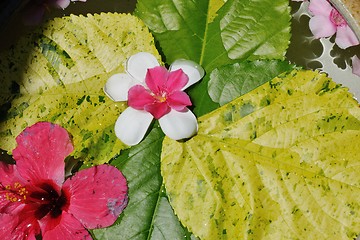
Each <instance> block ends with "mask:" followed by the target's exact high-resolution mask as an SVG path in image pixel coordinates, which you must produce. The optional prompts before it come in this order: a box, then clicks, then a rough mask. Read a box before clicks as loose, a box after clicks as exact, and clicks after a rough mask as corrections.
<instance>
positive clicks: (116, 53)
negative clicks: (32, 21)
mask: <svg viewBox="0 0 360 240" xmlns="http://www.w3.org/2000/svg"><path fill="white" fill-rule="evenodd" d="M118 26H121V28H119V27H118ZM139 51H147V52H150V53H152V54H154V55H155V56H157V57H158V59H159V58H160V57H159V55H158V53H157V50H156V48H155V45H154V40H153V38H152V36H151V34H150V33H149V31H148V29H147V28H146V27H145V25H144V24H143V23H142V22H141V21H140V20H139V19H137V18H136V17H134V16H131V15H127V14H111V13H109V14H101V15H88V16H86V17H84V16H74V15H71V16H69V17H64V18H58V19H55V20H53V21H50V22H48V23H47V24H46V25H44V26H42V27H41V28H39V29H37V30H36V31H35V32H34V33H32V34H30V35H28V36H26V37H24V38H22V39H21V40H20V42H19V43H17V44H16V45H15V46H14V47H12V48H11V49H10V50H9V51H7V52H4V53H2V54H1V55H0V62H1V63H2V65H1V67H0V73H1V76H2V78H3V82H2V83H3V84H4V85H3V87H2V89H1V90H0V91H1V92H0V104H2V106H3V107H2V110H3V112H2V113H1V115H2V119H1V122H0V136H1V138H2V141H1V143H0V148H2V149H4V150H7V151H9V152H11V151H12V149H14V148H15V145H16V143H15V137H16V136H17V135H18V134H19V133H20V132H21V131H22V130H23V129H24V128H25V127H26V126H29V125H32V124H34V123H35V122H38V121H50V122H54V123H57V124H60V125H62V126H63V127H64V128H66V129H67V130H68V131H69V132H70V134H71V135H72V136H73V142H74V146H75V151H74V152H73V153H72V155H73V156H74V157H75V158H82V160H84V161H85V164H87V165H91V164H100V163H104V162H107V161H109V160H110V159H111V158H112V157H114V156H115V155H116V154H117V153H119V152H120V150H121V149H124V148H127V146H126V145H124V144H123V143H121V141H120V140H118V139H117V138H116V136H115V134H114V132H113V128H114V123H115V121H116V119H117V117H118V116H119V114H120V113H121V112H122V111H123V110H124V109H125V108H126V107H127V106H126V105H125V103H114V102H113V101H112V100H110V99H109V98H108V97H107V96H105V94H104V92H103V90H102V88H103V86H104V85H105V82H106V81H107V79H108V78H109V77H110V76H111V75H112V74H114V73H118V72H123V71H124V67H123V63H124V62H125V61H126V59H127V58H128V57H129V56H131V55H133V54H134V53H136V52H139Z"/></svg>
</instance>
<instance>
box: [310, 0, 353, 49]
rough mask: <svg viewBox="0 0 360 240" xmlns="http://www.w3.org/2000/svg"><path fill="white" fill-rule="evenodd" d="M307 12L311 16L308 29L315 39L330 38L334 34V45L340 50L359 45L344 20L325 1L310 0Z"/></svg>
mask: <svg viewBox="0 0 360 240" xmlns="http://www.w3.org/2000/svg"><path fill="white" fill-rule="evenodd" d="M309 11H310V13H311V14H312V15H313V17H311V19H310V23H309V27H310V30H311V32H312V33H313V34H314V36H315V37H316V38H322V37H330V36H332V35H333V34H335V33H336V37H335V43H336V44H337V45H338V46H339V47H340V48H343V49H345V48H348V47H351V46H354V45H357V44H359V40H358V39H357V37H356V35H355V33H354V32H353V31H352V30H351V28H350V27H349V25H348V24H347V22H346V20H345V19H344V18H343V16H342V15H341V14H340V13H339V12H338V11H337V10H336V9H335V8H334V7H332V6H331V5H330V3H329V2H328V1H327V0H311V1H310V5H309Z"/></svg>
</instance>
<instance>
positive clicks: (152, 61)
mask: <svg viewBox="0 0 360 240" xmlns="http://www.w3.org/2000/svg"><path fill="white" fill-rule="evenodd" d="M203 76H204V70H203V68H202V67H201V66H200V65H198V64H197V63H195V62H192V61H189V60H183V59H180V60H176V61H175V62H173V63H172V64H171V66H170V68H169V70H168V69H166V68H165V67H163V66H160V64H159V63H158V61H157V59H156V58H155V56H153V55H152V54H150V53H146V52H140V53H137V54H135V55H133V56H131V57H130V58H129V59H128V61H127V62H126V73H119V74H115V75H113V76H111V77H110V78H109V80H108V81H107V83H106V85H105V87H104V91H105V93H106V94H107V95H108V96H109V97H110V98H111V99H113V100H114V101H128V106H129V107H128V108H127V109H125V111H124V112H122V113H121V115H120V116H119V118H118V119H117V121H116V123H115V134H116V136H117V137H118V138H119V139H120V140H121V141H122V142H124V143H125V144H128V145H136V144H138V143H139V142H140V141H141V140H142V139H143V137H144V136H145V133H146V131H147V129H148V128H149V126H150V124H151V122H152V121H153V119H154V118H155V119H157V120H158V121H159V124H160V127H161V129H162V130H163V132H164V133H165V134H166V135H167V136H168V137H170V138H172V139H174V140H180V139H184V138H189V137H191V136H193V135H194V134H195V133H196V132H197V128H198V125H197V120H196V117H195V115H194V114H193V113H192V112H191V111H190V110H189V109H188V108H187V107H188V106H191V104H192V103H191V101H190V98H189V96H188V95H187V94H186V93H185V92H184V90H185V89H186V88H187V87H189V86H191V85H192V84H194V83H196V82H198V81H199V80H200V79H201V78H202V77H203Z"/></svg>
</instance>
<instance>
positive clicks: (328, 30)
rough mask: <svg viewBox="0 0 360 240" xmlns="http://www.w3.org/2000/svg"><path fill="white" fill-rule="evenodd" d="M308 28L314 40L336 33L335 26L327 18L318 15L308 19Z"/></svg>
mask: <svg viewBox="0 0 360 240" xmlns="http://www.w3.org/2000/svg"><path fill="white" fill-rule="evenodd" d="M315 2H316V1H315ZM309 27H310V30H311V32H312V34H313V35H314V36H315V37H316V38H322V37H330V36H332V35H333V34H335V32H336V26H335V24H333V23H332V22H331V21H330V19H329V17H325V16H320V15H318V16H314V17H312V18H310V21H309Z"/></svg>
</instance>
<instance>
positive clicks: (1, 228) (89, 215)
mask: <svg viewBox="0 0 360 240" xmlns="http://www.w3.org/2000/svg"><path fill="white" fill-rule="evenodd" d="M16 141H17V147H16V148H15V149H14V150H13V158H14V160H15V164H6V163H4V162H1V161H0V239H9V236H11V239H37V238H38V237H41V238H42V239H43V240H53V239H62V240H80V239H91V236H90V234H89V232H88V231H87V230H86V229H94V228H102V227H107V226H110V225H112V224H113V223H114V222H115V220H116V219H117V218H118V216H119V214H120V213H121V212H122V211H123V209H124V208H125V207H126V205H127V201H128V197H127V189H128V188H127V183H126V179H125V177H124V176H123V175H122V173H121V172H120V171H119V170H118V169H117V168H115V167H113V166H110V165H105V164H104V165H99V166H95V167H91V168H88V169H85V170H81V171H79V172H77V173H75V174H74V176H72V177H70V178H68V179H66V180H65V177H64V170H65V169H64V167H65V163H64V159H65V157H66V156H67V155H68V154H70V153H71V152H72V151H73V145H72V143H71V140H70V137H69V135H68V133H67V132H66V130H65V129H63V128H62V127H60V126H59V125H54V124H51V123H48V122H40V123H36V124H35V125H33V126H31V127H28V128H26V129H25V130H24V131H23V132H22V133H21V134H20V135H19V136H18V137H17V138H16Z"/></svg>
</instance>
